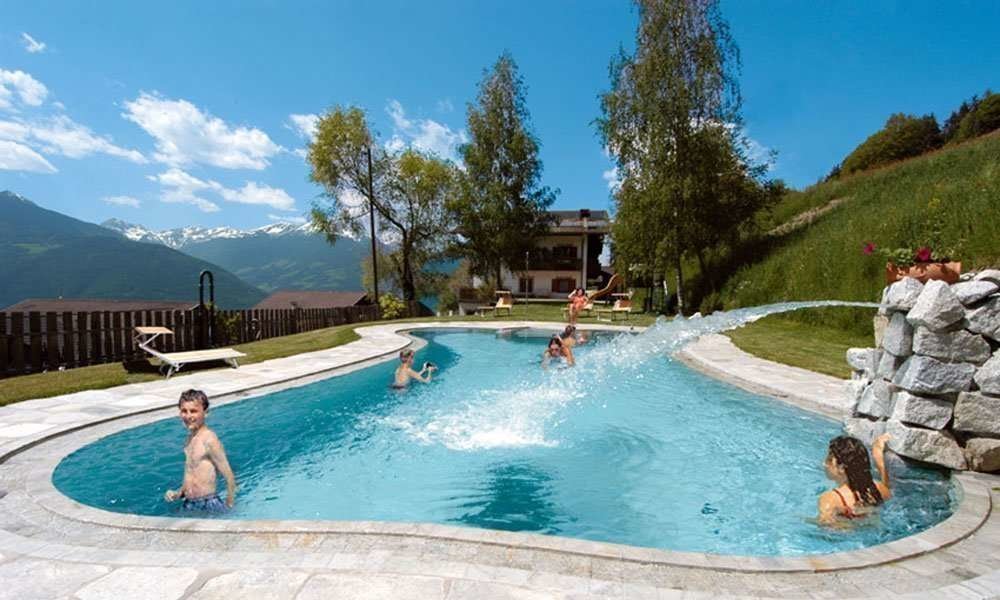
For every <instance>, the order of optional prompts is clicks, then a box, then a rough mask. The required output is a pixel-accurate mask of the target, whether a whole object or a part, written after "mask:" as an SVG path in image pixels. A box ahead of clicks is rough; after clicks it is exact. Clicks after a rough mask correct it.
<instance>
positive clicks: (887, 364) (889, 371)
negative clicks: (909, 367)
mask: <svg viewBox="0 0 1000 600" xmlns="http://www.w3.org/2000/svg"><path fill="white" fill-rule="evenodd" d="M896 314H899V313H896ZM904 362H906V359H905V358H903V357H901V356H896V355H895V354H892V353H891V352H883V353H882V359H881V360H879V361H878V368H877V369H876V370H875V375H876V376H877V377H878V378H881V379H886V380H889V381H892V378H893V377H895V375H896V371H898V370H899V367H901V366H902V365H903V363H904Z"/></svg>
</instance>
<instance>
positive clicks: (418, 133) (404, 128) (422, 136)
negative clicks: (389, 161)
mask: <svg viewBox="0 0 1000 600" xmlns="http://www.w3.org/2000/svg"><path fill="white" fill-rule="evenodd" d="M385 110H386V112H387V113H389V116H390V117H391V118H392V124H393V135H392V138H391V139H390V140H389V142H388V143H386V149H387V150H389V151H397V150H401V149H403V148H405V147H408V146H412V147H414V148H416V149H418V150H422V151H424V152H430V153H433V154H436V155H438V156H440V157H441V158H447V159H450V160H453V161H456V162H458V152H457V150H458V146H459V145H461V144H464V143H466V142H468V141H469V137H468V135H466V133H465V131H464V130H459V131H457V132H456V131H452V130H451V128H450V127H448V126H447V125H443V124H441V123H438V122H437V121H432V120H431V119H408V118H407V117H406V111H405V110H404V109H403V105H402V104H400V103H399V101H398V100H390V101H389V104H388V106H386V109H385Z"/></svg>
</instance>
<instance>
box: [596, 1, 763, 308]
mask: <svg viewBox="0 0 1000 600" xmlns="http://www.w3.org/2000/svg"><path fill="white" fill-rule="evenodd" d="M636 4H637V5H638V8H639V27H638V29H637V32H636V50H635V53H634V54H631V55H629V54H626V53H625V52H624V51H620V52H619V55H618V56H617V57H615V58H614V59H613V60H612V62H611V68H610V75H611V90H610V91H608V92H606V93H604V94H603V95H602V96H601V109H602V116H601V117H600V118H598V119H597V125H598V128H599V130H600V133H601V136H602V138H603V140H604V143H605V145H606V147H607V148H608V150H609V151H610V153H611V154H612V156H613V157H614V158H615V162H616V164H617V168H618V173H619V177H620V179H621V181H622V185H621V186H620V188H619V189H618V191H617V192H616V193H615V198H614V199H615V205H616V215H615V224H614V227H613V231H612V235H613V237H614V240H615V246H616V249H617V251H618V255H617V259H618V260H619V263H620V264H619V267H620V268H622V270H626V269H628V267H630V266H632V265H640V264H641V265H643V266H644V268H645V269H646V270H647V271H649V270H650V269H653V272H665V271H666V268H667V265H668V264H670V263H672V264H673V268H674V269H675V270H676V274H677V293H678V308H679V310H681V311H682V310H683V290H684V286H683V273H682V271H681V260H682V258H683V256H684V255H686V254H688V253H694V254H699V253H700V252H701V251H702V250H703V249H705V248H707V247H710V246H711V245H714V244H716V243H717V242H718V238H717V236H718V235H719V233H720V230H719V224H718V223H717V224H713V221H719V223H721V226H722V231H729V232H731V231H732V230H733V229H734V227H736V226H738V225H740V224H743V223H744V222H745V221H746V220H747V219H748V218H749V217H748V215H752V213H753V212H754V210H756V209H755V202H760V201H762V199H763V198H765V196H763V195H760V194H756V193H755V194H751V195H746V194H745V193H744V192H746V190H747V188H748V187H752V185H751V184H752V183H753V181H752V180H754V179H755V178H756V177H760V176H761V174H762V172H763V170H762V169H761V168H760V167H758V166H754V165H753V164H752V162H753V161H751V160H750V158H749V152H748V144H747V140H746V139H745V137H744V136H743V134H742V127H741V120H740V115H739V108H740V103H741V99H740V92H739V84H738V82H737V74H738V71H739V51H738V49H737V48H736V45H735V43H734V42H733V40H732V37H731V36H730V34H729V27H728V25H727V24H726V22H725V21H724V20H723V18H722V16H721V13H720V11H719V6H718V2H717V1H716V0H666V1H664V0H637V2H636ZM722 191H725V194H724V195H722V196H720V195H719V194H720V192H722ZM733 207H738V208H739V209H740V210H739V212H738V214H732V215H731V214H730V213H728V211H729V210H730V209H731V208H733ZM730 216H732V217H733V218H732V219H730Z"/></svg>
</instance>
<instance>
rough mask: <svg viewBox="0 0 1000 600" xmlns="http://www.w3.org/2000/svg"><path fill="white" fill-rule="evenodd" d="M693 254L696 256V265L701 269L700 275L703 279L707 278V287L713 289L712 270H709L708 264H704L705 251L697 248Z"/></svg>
mask: <svg viewBox="0 0 1000 600" xmlns="http://www.w3.org/2000/svg"><path fill="white" fill-rule="evenodd" d="M695 255H696V256H697V257H698V267H699V268H700V269H701V276H702V278H703V279H707V280H708V287H709V288H711V290H712V291H713V292H714V291H715V278H714V277H712V272H711V270H709V268H708V265H706V264H705V253H704V252H702V251H701V248H699V249H698V250H697V251H696V252H695Z"/></svg>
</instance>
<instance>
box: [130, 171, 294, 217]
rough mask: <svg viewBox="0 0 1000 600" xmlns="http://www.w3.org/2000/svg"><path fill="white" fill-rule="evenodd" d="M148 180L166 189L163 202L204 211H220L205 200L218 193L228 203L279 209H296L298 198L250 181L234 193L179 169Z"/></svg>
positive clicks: (163, 192)
mask: <svg viewBox="0 0 1000 600" xmlns="http://www.w3.org/2000/svg"><path fill="white" fill-rule="evenodd" d="M149 179H150V181H155V182H157V183H159V184H160V185H161V186H163V188H164V189H163V191H162V192H161V194H160V200H162V201H164V202H177V203H184V204H193V205H194V206H197V207H198V208H199V209H201V210H202V211H203V212H216V211H218V210H219V205H218V204H216V203H214V202H212V201H210V200H207V199H206V198H205V197H204V196H205V194H206V193H212V194H215V195H217V196H218V197H220V198H222V199H223V200H226V201H227V202H236V203H239V204H257V205H265V206H270V207H272V208H276V209H278V210H295V199H294V198H292V197H291V196H289V195H288V193H287V192H285V190H283V189H280V188H273V187H270V186H268V185H262V184H259V183H257V182H255V181H250V182H247V183H246V184H245V185H244V186H243V187H242V188H240V189H238V190H235V189H231V188H227V187H226V186H224V185H222V184H221V183H219V182H217V181H213V180H211V179H209V180H207V181H205V180H201V179H198V178H197V177H194V176H192V175H190V174H188V173H186V172H184V171H182V170H180V169H178V168H176V167H174V168H172V169H169V170H167V171H166V172H164V173H160V174H159V175H152V176H150V177H149Z"/></svg>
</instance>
